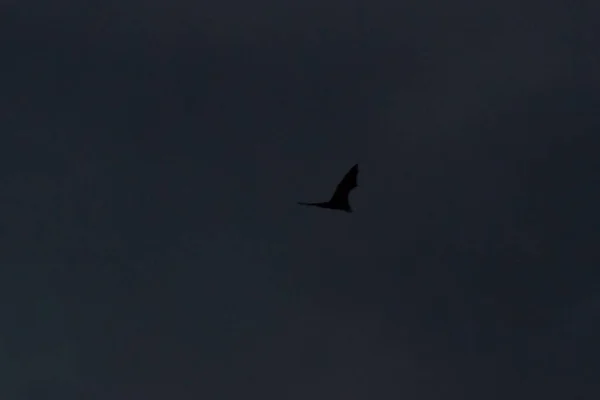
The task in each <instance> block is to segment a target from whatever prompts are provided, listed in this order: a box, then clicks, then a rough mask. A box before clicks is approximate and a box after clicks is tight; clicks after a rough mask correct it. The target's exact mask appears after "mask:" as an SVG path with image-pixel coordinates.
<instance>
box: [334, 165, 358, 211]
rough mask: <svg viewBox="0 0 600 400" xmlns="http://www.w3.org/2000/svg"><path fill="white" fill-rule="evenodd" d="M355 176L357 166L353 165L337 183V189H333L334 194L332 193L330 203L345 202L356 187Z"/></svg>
mask: <svg viewBox="0 0 600 400" xmlns="http://www.w3.org/2000/svg"><path fill="white" fill-rule="evenodd" d="M357 176H358V164H355V165H354V166H353V167H352V168H350V171H348V172H347V173H346V175H344V177H343V178H342V180H341V181H340V183H338V185H337V187H336V188H335V192H333V196H332V197H331V202H334V203H337V202H347V201H348V195H349V194H350V192H351V191H352V189H354V188H355V187H357V186H358V184H357V182H356V178H357Z"/></svg>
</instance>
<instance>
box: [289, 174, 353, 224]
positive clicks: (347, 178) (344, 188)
mask: <svg viewBox="0 0 600 400" xmlns="http://www.w3.org/2000/svg"><path fill="white" fill-rule="evenodd" d="M357 176H358V164H355V165H354V166H353V167H352V168H350V170H349V171H348V172H346V175H344V177H343V178H342V180H341V181H340V183H338V184H337V186H336V188H335V191H334V192H333V195H332V196H331V199H329V200H328V201H324V202H320V203H303V202H299V203H298V204H302V205H303V206H314V207H321V208H328V209H331V210H342V211H346V212H349V213H351V212H352V207H351V206H350V199H349V196H350V192H351V191H352V190H354V188H356V187H357V186H358V185H357V182H356V177H357Z"/></svg>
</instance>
